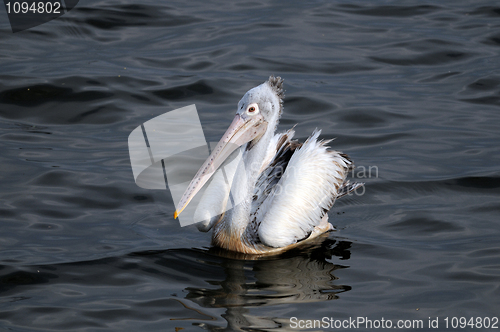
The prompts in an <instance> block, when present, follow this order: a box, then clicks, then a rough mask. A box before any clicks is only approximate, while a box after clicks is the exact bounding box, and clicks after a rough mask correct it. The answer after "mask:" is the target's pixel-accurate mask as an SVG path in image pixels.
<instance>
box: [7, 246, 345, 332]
mask: <svg viewBox="0 0 500 332" xmlns="http://www.w3.org/2000/svg"><path fill="white" fill-rule="evenodd" d="M315 240H316V241H314V242H313V241H311V242H310V243H308V244H307V246H305V247H304V246H303V247H300V248H297V249H295V250H293V251H290V252H288V253H285V254H283V255H280V256H274V257H262V258H260V259H253V260H249V259H244V258H248V257H244V256H243V255H239V254H235V253H230V252H225V251H222V250H220V249H213V248H212V249H209V250H201V249H180V250H166V251H155V252H153V251H147V252H140V253H135V254H130V255H127V256H124V257H120V258H106V259H101V260H97V261H91V262H81V263H71V264H55V265H44V266H38V267H31V268H27V267H10V266H1V267H0V271H2V274H1V276H0V285H2V286H1V287H0V296H2V299H3V301H1V302H0V306H6V307H5V308H4V309H6V310H4V311H3V313H2V314H1V315H0V320H2V319H3V320H7V321H8V322H9V323H10V324H12V325H13V326H18V327H23V326H24V327H27V326H30V327H32V328H41V329H43V328H49V327H50V328H53V329H56V328H63V327H64V326H66V327H83V326H92V325H94V326H101V325H102V326H105V325H106V326H107V325H111V326H114V325H115V324H119V323H120V322H124V321H127V320H128V319H133V320H136V319H137V320H139V321H141V320H142V321H144V320H147V321H163V324H164V326H172V327H178V326H179V324H188V325H191V326H192V325H197V326H200V327H204V328H207V329H209V330H217V331H220V330H221V327H220V325H221V324H227V327H226V328H225V329H222V330H228V331H239V330H243V329H248V328H263V327H276V326H277V325H276V323H275V322H274V321H273V319H272V318H263V317H258V316H256V315H252V313H251V312H250V310H251V308H253V307H260V306H277V305H281V304H292V303H293V304H299V303H310V302H320V301H330V300H334V299H337V298H338V296H339V295H338V294H339V293H342V292H345V291H348V290H350V289H351V287H350V286H348V285H345V284H343V283H341V282H340V281H339V280H338V278H337V277H336V276H335V271H336V270H338V269H344V268H347V266H344V265H337V264H334V263H332V261H338V260H340V261H343V260H347V259H349V257H350V246H351V243H350V242H348V241H336V240H333V239H329V238H328V237H327V236H323V237H319V238H317V239H315ZM254 258H255V257H254ZM179 285H183V286H182V289H179V288H178V287H179ZM131 294H132V295H133V296H131ZM182 294H185V295H182ZM83 299H85V300H84V301H81V300H83ZM41 303H45V306H44V310H42V311H40V309H39V306H40V304H41ZM7 306H8V308H7ZM37 308H38V309H37ZM218 308H220V309H223V310H224V312H223V313H222V314H221V315H220V316H221V317H222V318H223V319H225V320H226V321H227V322H226V323H224V322H221V321H220V318H219V317H214V316H213V314H212V310H209V311H206V310H207V309H218ZM179 310H181V312H179ZM21 312H25V313H26V312H28V313H35V312H38V315H37V317H38V318H37V319H36V320H34V321H33V320H32V321H28V320H26V319H24V315H22V314H21ZM165 324H166V325H165Z"/></svg>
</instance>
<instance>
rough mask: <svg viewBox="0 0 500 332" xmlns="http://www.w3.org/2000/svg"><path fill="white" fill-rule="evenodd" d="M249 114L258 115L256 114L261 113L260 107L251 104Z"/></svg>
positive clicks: (248, 109)
mask: <svg viewBox="0 0 500 332" xmlns="http://www.w3.org/2000/svg"><path fill="white" fill-rule="evenodd" d="M247 113H248V114H256V113H259V106H257V104H251V105H250V106H248V108H247Z"/></svg>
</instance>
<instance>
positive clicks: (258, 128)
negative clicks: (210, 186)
mask: <svg viewBox="0 0 500 332" xmlns="http://www.w3.org/2000/svg"><path fill="white" fill-rule="evenodd" d="M266 130H267V122H266V121H265V120H264V118H263V117H262V115H261V114H256V115H254V116H251V117H248V118H243V117H241V116H240V115H239V114H236V116H235V118H234V120H233V122H232V123H231V125H230V126H229V128H228V129H227V130H226V132H225V133H224V136H222V138H221V140H220V141H219V143H217V146H216V147H215V149H214V150H213V151H212V154H211V155H210V156H209V157H208V159H207V160H205V162H204V163H203V165H202V166H201V168H200V170H199V171H198V173H196V175H195V176H194V178H193V180H191V183H190V184H189V186H188V187H187V189H186V191H185V192H184V194H183V195H182V197H181V200H180V201H179V204H178V205H177V210H176V211H175V213H174V218H177V217H178V216H179V214H181V212H182V211H183V210H184V209H185V208H186V206H187V205H188V204H189V202H190V201H191V199H192V198H193V197H194V196H195V195H196V193H197V192H198V191H200V189H201V188H202V187H203V185H204V184H205V183H207V181H208V180H209V179H210V178H211V177H212V175H213V174H214V173H215V171H216V170H217V168H219V166H220V165H222V163H223V162H224V160H226V159H227V157H229V156H230V155H231V153H233V151H234V150H236V149H237V148H238V147H240V146H242V145H243V144H245V143H247V142H250V141H251V140H254V139H255V138H258V137H261V136H262V135H263V134H264V133H265V132H266Z"/></svg>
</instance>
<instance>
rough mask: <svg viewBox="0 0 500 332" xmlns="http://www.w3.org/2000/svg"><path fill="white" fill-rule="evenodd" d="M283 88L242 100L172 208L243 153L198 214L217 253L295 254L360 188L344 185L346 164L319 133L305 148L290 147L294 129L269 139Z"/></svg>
mask: <svg viewBox="0 0 500 332" xmlns="http://www.w3.org/2000/svg"><path fill="white" fill-rule="evenodd" d="M282 83H283V80H282V79H281V78H279V77H277V78H275V77H272V76H271V77H270V78H269V80H268V81H266V82H265V83H263V84H261V85H259V86H257V87H255V88H253V89H251V90H250V91H248V92H247V93H246V94H245V96H244V97H243V98H242V100H241V101H240V102H239V103H238V111H237V114H236V117H235V120H234V121H233V123H232V125H231V127H230V128H229V129H228V130H227V131H226V133H225V134H224V136H223V138H222V139H221V141H220V142H219V144H218V145H217V147H216V148H215V149H214V152H213V153H212V155H211V156H210V157H209V159H207V161H206V162H205V164H204V165H203V166H202V168H201V169H200V171H199V172H198V174H197V175H196V176H195V178H194V179H193V181H192V182H191V184H190V186H189V187H188V189H187V190H186V193H185V194H184V196H183V197H182V199H181V201H180V202H179V204H178V206H177V208H178V211H179V212H177V211H176V213H175V216H177V215H178V214H179V213H180V212H182V210H183V209H184V208H185V206H186V205H187V204H188V203H189V201H190V200H191V198H192V197H193V196H194V195H195V194H196V192H197V191H198V190H199V189H200V188H201V187H202V186H203V185H204V183H206V181H207V180H206V178H207V174H209V171H208V170H209V169H211V170H213V169H215V168H219V167H220V166H221V165H222V164H223V162H224V160H225V158H227V156H229V154H231V153H232V152H233V151H234V150H235V149H236V148H238V147H239V146H241V147H239V151H237V152H238V153H239V158H236V160H233V161H232V162H231V163H227V161H226V164H224V165H223V168H220V169H218V170H217V171H216V172H215V173H214V175H213V179H212V182H211V183H210V185H209V186H208V188H207V189H206V191H205V193H204V195H203V197H202V198H201V201H200V203H199V205H198V207H197V209H196V212H195V218H198V219H197V220H203V221H202V222H200V223H198V224H197V226H198V228H199V229H200V230H201V231H208V230H210V229H211V228H212V227H213V228H214V232H213V236H212V244H213V245H215V246H218V247H222V248H225V249H228V250H233V251H239V252H243V253H252V254H262V253H274V252H279V251H283V250H286V249H289V248H291V247H294V246H295V245H297V243H300V242H301V241H304V240H307V239H311V238H314V237H316V236H318V235H320V234H322V233H324V232H326V231H329V230H331V229H333V227H332V226H331V224H330V223H328V214H327V212H328V210H330V208H331V207H332V205H333V204H334V202H335V200H336V199H337V198H338V197H341V196H343V195H345V194H347V193H349V192H350V191H352V190H355V189H356V188H357V187H358V186H360V185H362V184H360V183H354V184H350V183H349V182H348V181H346V176H347V174H348V172H349V170H350V169H351V167H352V163H351V161H350V159H349V158H348V157H347V155H345V154H342V153H340V152H337V151H332V150H329V148H328V147H327V146H326V144H327V143H329V142H330V141H319V140H318V138H319V135H320V131H319V130H316V131H314V132H313V134H312V135H311V137H309V138H308V139H307V140H306V141H305V142H304V143H303V144H300V143H298V142H297V141H294V140H292V138H293V135H294V133H295V132H294V130H293V129H291V130H289V131H288V132H286V133H282V134H276V135H275V134H274V131H275V129H276V126H277V124H278V121H279V117H280V115H281V111H282V108H283V105H282V98H283V97H284V93H283V88H282ZM237 152H235V153H237ZM200 179H202V180H200ZM203 179H205V180H203ZM228 204H231V205H228ZM232 204H234V206H233V205H232ZM229 206H230V207H231V208H230V209H228V208H229Z"/></svg>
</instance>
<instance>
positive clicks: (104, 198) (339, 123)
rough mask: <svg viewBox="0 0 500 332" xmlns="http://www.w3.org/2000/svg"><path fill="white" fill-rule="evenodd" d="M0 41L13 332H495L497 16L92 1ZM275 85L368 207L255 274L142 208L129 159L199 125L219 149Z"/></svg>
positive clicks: (151, 206)
mask: <svg viewBox="0 0 500 332" xmlns="http://www.w3.org/2000/svg"><path fill="white" fill-rule="evenodd" d="M0 40H1V45H2V47H1V49H0V135H1V139H0V144H1V153H0V165H1V168H0V172H1V177H0V178H1V186H0V218H1V219H0V220H1V224H0V225H1V226H0V227H1V228H0V229H1V232H0V329H5V330H11V331H55V330H64V331H101V330H114V331H160V330H161V331H173V330H176V329H177V330H181V328H182V329H183V330H184V331H198V330H203V329H205V330H211V331H236V330H245V331H264V330H266V331H267V330H272V329H278V330H280V329H282V330H297V329H293V326H292V325H291V321H290V318H291V317H298V318H300V319H322V318H323V317H332V318H334V319H349V317H351V318H354V319H355V318H357V317H366V318H367V319H371V320H380V319H382V318H384V319H391V320H393V321H394V322H396V320H398V319H403V320H406V319H408V320H422V321H423V322H424V328H422V329H414V330H419V331H421V330H427V329H428V320H429V317H431V318H433V319H434V318H436V317H439V324H440V325H439V327H440V330H441V329H445V325H444V324H445V322H444V319H445V318H446V317H449V319H450V322H451V318H452V317H466V318H467V319H470V318H471V317H472V318H475V317H494V316H500V220H499V219H500V218H499V216H500V204H499V203H500V202H499V199H500V169H499V165H500V153H499V152H500V148H499V143H500V57H499V54H500V4H499V3H498V1H446V2H430V1H356V2H350V1H344V2H327V1H308V2H302V1H294V2H290V1H277V2H260V1H249V2H234V3H233V2H222V1H221V2H217V1H200V2H195V1H189V2H172V1H170V2H163V3H158V2H157V1H141V2H135V3H134V2H130V1H92V2H90V1H89V2H87V1H80V3H79V4H78V5H77V7H75V8H74V9H73V10H72V11H70V12H69V13H67V14H66V15H64V16H63V17H61V18H59V19H57V20H54V21H51V22H49V23H47V24H44V25H41V26H38V27H36V28H33V29H30V30H26V31H23V32H20V33H16V34H13V33H12V32H11V29H10V26H9V24H8V20H7V15H6V14H0ZM270 74H275V75H280V76H282V77H283V78H284V79H285V88H286V95H287V97H286V99H285V111H284V114H283V118H282V121H281V123H280V126H279V130H285V129H288V128H289V127H291V126H293V125H294V124H296V123H298V125H297V127H296V131H297V136H298V138H299V139H301V140H303V139H305V138H306V137H307V136H308V135H309V134H310V133H311V132H312V131H313V130H314V128H316V127H319V128H322V129H323V133H322V137H324V138H329V137H337V139H336V140H335V141H334V142H333V143H332V146H333V147H334V148H336V149H339V150H342V151H344V152H346V153H348V154H349V155H350V156H351V157H352V159H353V160H354V161H355V162H356V165H357V166H358V169H357V171H356V172H355V174H354V176H355V177H359V178H362V181H364V182H366V192H365V193H364V194H363V195H354V196H351V197H347V198H343V199H342V200H340V201H338V202H337V203H336V205H335V206H334V208H333V209H332V211H331V212H330V221H331V222H332V224H334V225H335V226H336V228H337V231H336V232H332V233H330V234H328V235H327V236H325V237H323V238H321V239H319V240H318V241H316V242H315V243H311V244H309V246H308V247H305V248H300V249H298V250H295V251H293V252H289V253H286V254H285V255H283V256H280V257H270V258H267V259H263V260H250V259H245V257H238V256H232V255H228V254H227V253H221V252H218V251H215V250H213V249H210V250H209V246H210V236H209V235H208V234H204V233H199V232H198V231H197V230H196V228H195V227H192V226H188V227H184V228H181V227H180V226H179V223H178V221H176V220H174V219H173V217H172V215H173V212H174V205H173V202H172V198H171V196H170V193H169V191H161V190H157V191H153V190H145V189H141V188H139V187H138V186H137V185H136V184H135V183H134V179H133V176H132V171H131V167H130V160H129V156H128V147H127V138H128V135H129V134H130V132H131V131H132V130H133V129H134V128H136V127H137V126H139V125H140V124H141V123H143V122H145V121H147V120H149V119H151V118H153V117H155V116H158V115H160V114H163V113H165V112H168V111H171V110H174V109H177V108H180V107H183V106H186V105H190V104H196V106H197V109H198V112H199V115H200V119H201V122H202V125H203V129H204V132H205V136H206V139H207V140H208V141H212V142H213V141H218V140H219V138H220V137H221V135H222V134H223V132H224V130H225V128H226V127H227V126H228V125H229V123H230V121H231V119H232V116H233V115H232V114H233V113H234V111H235V110H236V104H237V102H238V100H239V99H240V98H241V96H242V95H243V94H244V93H245V92H246V91H247V90H248V89H249V88H251V87H253V86H256V85H258V84H260V83H261V82H263V81H264V80H266V79H267V77H268V76H269V75H270ZM370 167H371V168H370ZM369 170H370V171H371V172H369ZM363 171H364V172H363ZM499 325H500V324H499ZM499 325H497V326H499ZM315 330H322V328H316V329H315ZM323 330H329V329H323ZM330 330H331V329H330ZM365 330H370V329H365ZM379 330H380V329H379ZM410 330H411V329H410ZM459 330H461V331H464V330H474V331H477V330H478V329H473V328H472V327H471V326H466V327H465V328H464V329H459Z"/></svg>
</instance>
